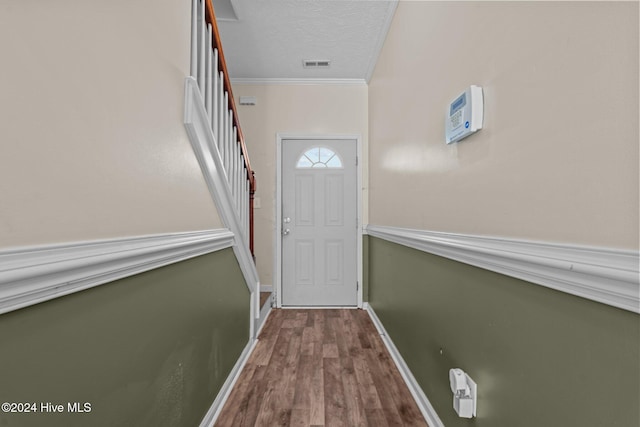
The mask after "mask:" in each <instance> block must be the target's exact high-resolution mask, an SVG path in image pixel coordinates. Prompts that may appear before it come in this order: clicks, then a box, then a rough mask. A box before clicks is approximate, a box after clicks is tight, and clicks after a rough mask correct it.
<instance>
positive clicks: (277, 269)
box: [273, 133, 362, 308]
mask: <svg viewBox="0 0 640 427" xmlns="http://www.w3.org/2000/svg"><path fill="white" fill-rule="evenodd" d="M287 139H296V140H301V139H309V140H345V139H350V140H354V141H356V155H357V156H358V164H357V166H356V195H357V196H356V197H357V200H356V214H357V217H358V229H357V234H356V259H357V265H356V274H357V277H358V308H362V137H361V136H360V135H355V134H347V135H344V134H320V135H317V134H308V133H302V134H299V133H278V134H277V135H276V216H275V217H276V226H275V233H274V239H275V242H276V250H275V253H274V257H273V258H274V260H273V262H274V265H273V272H274V287H275V289H276V306H277V307H278V308H282V239H281V236H282V141H283V140H287Z"/></svg>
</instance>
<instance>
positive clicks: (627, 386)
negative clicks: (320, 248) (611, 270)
mask: <svg viewBox="0 0 640 427" xmlns="http://www.w3.org/2000/svg"><path fill="white" fill-rule="evenodd" d="M368 240H369V242H368V243H369V244H368V251H369V257H368V258H369V259H368V270H369V303H370V305H371V306H372V307H373V308H374V310H375V312H376V314H377V315H378V317H379V318H380V319H381V321H382V323H383V324H384V327H385V329H386V330H387V332H388V333H389V336H390V337H391V339H392V340H393V342H394V343H395V345H396V347H397V348H398V349H399V350H400V352H401V353H402V356H403V358H404V359H405V361H406V362H407V364H408V366H409V368H410V369H411V371H412V373H413V374H414V376H415V377H416V379H417V381H418V382H419V383H420V385H421V387H422V389H423V390H424V392H425V394H426V395H427V397H428V398H429V400H430V401H431V403H432V405H433V406H434V408H435V410H436V412H437V413H438V415H439V416H440V418H441V419H442V421H443V422H444V424H445V425H446V426H447V427H454V426H471V425H473V426H486V427H516V426H517V427H529V426H531V427H540V426H550V427H555V426H558V427H573V426H575V427H589V426H593V427H604V426H606V427H614V426H619V427H637V426H638V425H640V414H639V407H638V402H639V401H640V392H639V387H640V385H639V381H640V354H639V353H640V352H639V346H640V344H639V340H640V321H639V316H638V315H636V314H634V313H631V312H628V311H624V310H620V309H616V308H613V307H610V306H607V305H604V304H600V303H596V302H593V301H589V300H586V299H582V298H578V297H574V296H572V295H569V294H566V293H562V292H557V291H554V290H551V289H548V288H545V287H542V286H538V285H534V284H531V283H528V282H525V281H521V280H518V279H514V278H511V277H508V276H504V275H501V274H497V273H493V272H490V271H487V270H483V269H480V268H476V267H473V266H470V265H467V264H463V263H459V262H456V261H452V260H449V259H445V258H441V257H438V256H435V255H430V254H427V253H425V252H421V251H418V250H415V249H411V248H407V247H404V246H401V245H397V244H394V243H390V242H388V241H385V240H382V239H378V238H374V237H369V239H368ZM455 367H459V368H462V369H463V370H465V371H466V372H467V373H469V375H471V377H472V378H473V379H474V380H475V381H476V382H477V383H478V391H479V398H478V417H477V418H476V419H472V420H467V419H462V418H458V417H457V415H456V414H455V412H454V410H453V408H452V393H451V391H450V388H449V379H448V371H449V369H450V368H455Z"/></svg>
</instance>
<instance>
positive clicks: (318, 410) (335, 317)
mask: <svg viewBox="0 0 640 427" xmlns="http://www.w3.org/2000/svg"><path fill="white" fill-rule="evenodd" d="M258 339H259V342H258V344H257V345H256V348H255V349H254V351H253V353H252V355H251V356H250V358H249V360H248V361H247V364H246V365H245V367H244V369H243V371H242V373H241V374H240V377H239V378H238V381H237V382H236V384H235V386H234V388H233V390H232V391H231V394H230V396H229V399H228V400H227V402H226V404H225V406H224V407H223V409H222V412H221V414H220V416H219V417H218V420H217V422H216V424H215V425H216V426H221V427H222V426H233V427H238V426H266V427H271V426H328V427H338V426H345V427H354V426H403V425H404V426H427V424H426V422H425V421H424V418H423V417H422V414H421V413H420V410H419V409H418V407H417V405H416V403H415V401H414V399H413V397H412V396H411V393H410V392H409V389H408V388H407V386H406V385H405V383H404V381H403V379H402V377H401V376H400V373H399V372H398V370H397V368H396V366H395V364H394V363H393V360H392V359H391V356H390V355H389V352H388V351H387V349H386V347H385V346H384V343H383V342H382V340H381V338H380V336H379V334H378V332H377V330H376V328H375V326H374V325H373V323H372V321H371V319H370V318H369V315H368V314H367V312H366V311H364V310H348V309H327V310H306V309H304V310H302V309H295V310H294V309H291V310H282V309H274V310H273V311H272V312H271V315H270V316H269V318H268V319H267V320H266V323H265V326H264V328H263V330H262V332H261V334H260V336H259V337H258Z"/></svg>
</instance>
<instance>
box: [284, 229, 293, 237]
mask: <svg viewBox="0 0 640 427" xmlns="http://www.w3.org/2000/svg"><path fill="white" fill-rule="evenodd" d="M289 233H291V230H289V229H288V228H285V229H284V230H282V235H283V236H286V235H287V234H289Z"/></svg>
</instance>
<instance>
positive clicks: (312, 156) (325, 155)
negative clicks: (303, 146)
mask: <svg viewBox="0 0 640 427" xmlns="http://www.w3.org/2000/svg"><path fill="white" fill-rule="evenodd" d="M296 168H298V169H310V168H331V169H337V168H342V159H340V156H338V153H336V152H335V151H333V150H331V149H329V148H326V147H313V148H310V149H309V150H307V151H305V152H304V153H303V154H302V156H300V158H299V159H298V162H297V163H296Z"/></svg>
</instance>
